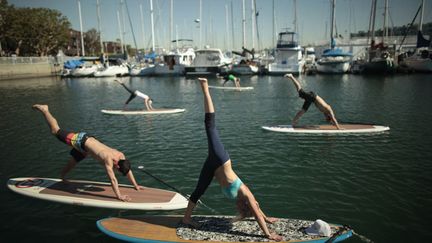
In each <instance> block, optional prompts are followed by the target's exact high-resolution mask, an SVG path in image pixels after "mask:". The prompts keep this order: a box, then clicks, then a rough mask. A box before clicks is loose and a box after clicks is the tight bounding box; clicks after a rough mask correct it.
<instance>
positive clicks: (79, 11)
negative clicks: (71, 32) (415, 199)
mask: <svg viewBox="0 0 432 243" xmlns="http://www.w3.org/2000/svg"><path fill="white" fill-rule="evenodd" d="M77 2H78V15H79V20H80V32H81V54H82V56H85V52H84V34H83V26H82V18H81V2H80V0H77Z"/></svg>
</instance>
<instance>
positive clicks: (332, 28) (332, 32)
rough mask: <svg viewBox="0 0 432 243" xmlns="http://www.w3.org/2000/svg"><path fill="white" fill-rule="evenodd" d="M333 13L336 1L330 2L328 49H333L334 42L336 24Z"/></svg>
mask: <svg viewBox="0 0 432 243" xmlns="http://www.w3.org/2000/svg"><path fill="white" fill-rule="evenodd" d="M335 11H336V0H332V11H331V26H330V47H331V48H332V49H333V48H334V47H335V41H334V27H335V24H336V21H335Z"/></svg>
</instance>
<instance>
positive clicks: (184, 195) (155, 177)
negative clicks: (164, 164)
mask: <svg viewBox="0 0 432 243" xmlns="http://www.w3.org/2000/svg"><path fill="white" fill-rule="evenodd" d="M138 169H139V170H141V171H142V172H144V173H146V174H147V175H149V176H150V177H152V178H153V179H155V180H157V181H159V182H160V183H162V184H164V185H165V186H167V187H169V188H171V189H173V190H174V191H176V192H178V193H180V194H181V195H182V196H183V197H185V198H187V199H188V200H189V199H190V197H189V195H187V194H185V193H183V192H182V191H180V190H179V189H177V188H175V187H174V186H171V185H170V184H168V183H166V182H165V181H163V180H162V179H160V178H158V177H157V176H154V175H153V174H151V173H150V172H148V171H147V170H145V169H144V168H141V167H138ZM198 202H199V203H200V204H201V205H203V206H204V207H205V208H207V209H209V210H210V211H212V212H213V213H216V214H219V212H218V211H216V210H215V209H213V208H211V207H209V206H207V205H206V204H205V203H204V202H202V201H201V200H198Z"/></svg>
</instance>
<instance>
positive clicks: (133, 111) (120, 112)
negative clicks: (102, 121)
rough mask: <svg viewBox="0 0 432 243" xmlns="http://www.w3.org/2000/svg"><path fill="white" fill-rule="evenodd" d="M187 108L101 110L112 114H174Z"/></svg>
mask: <svg viewBox="0 0 432 243" xmlns="http://www.w3.org/2000/svg"><path fill="white" fill-rule="evenodd" d="M184 111H185V109H179V108H176V109H156V110H151V111H148V110H101V112H102V113H104V114H110V115H153V114H173V113H181V112H184Z"/></svg>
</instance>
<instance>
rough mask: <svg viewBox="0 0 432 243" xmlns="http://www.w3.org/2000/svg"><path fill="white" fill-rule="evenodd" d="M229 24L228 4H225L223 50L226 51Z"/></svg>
mask: <svg viewBox="0 0 432 243" xmlns="http://www.w3.org/2000/svg"><path fill="white" fill-rule="evenodd" d="M228 26H229V22H228V4H225V50H228V49H229V47H228V43H229V27H228Z"/></svg>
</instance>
